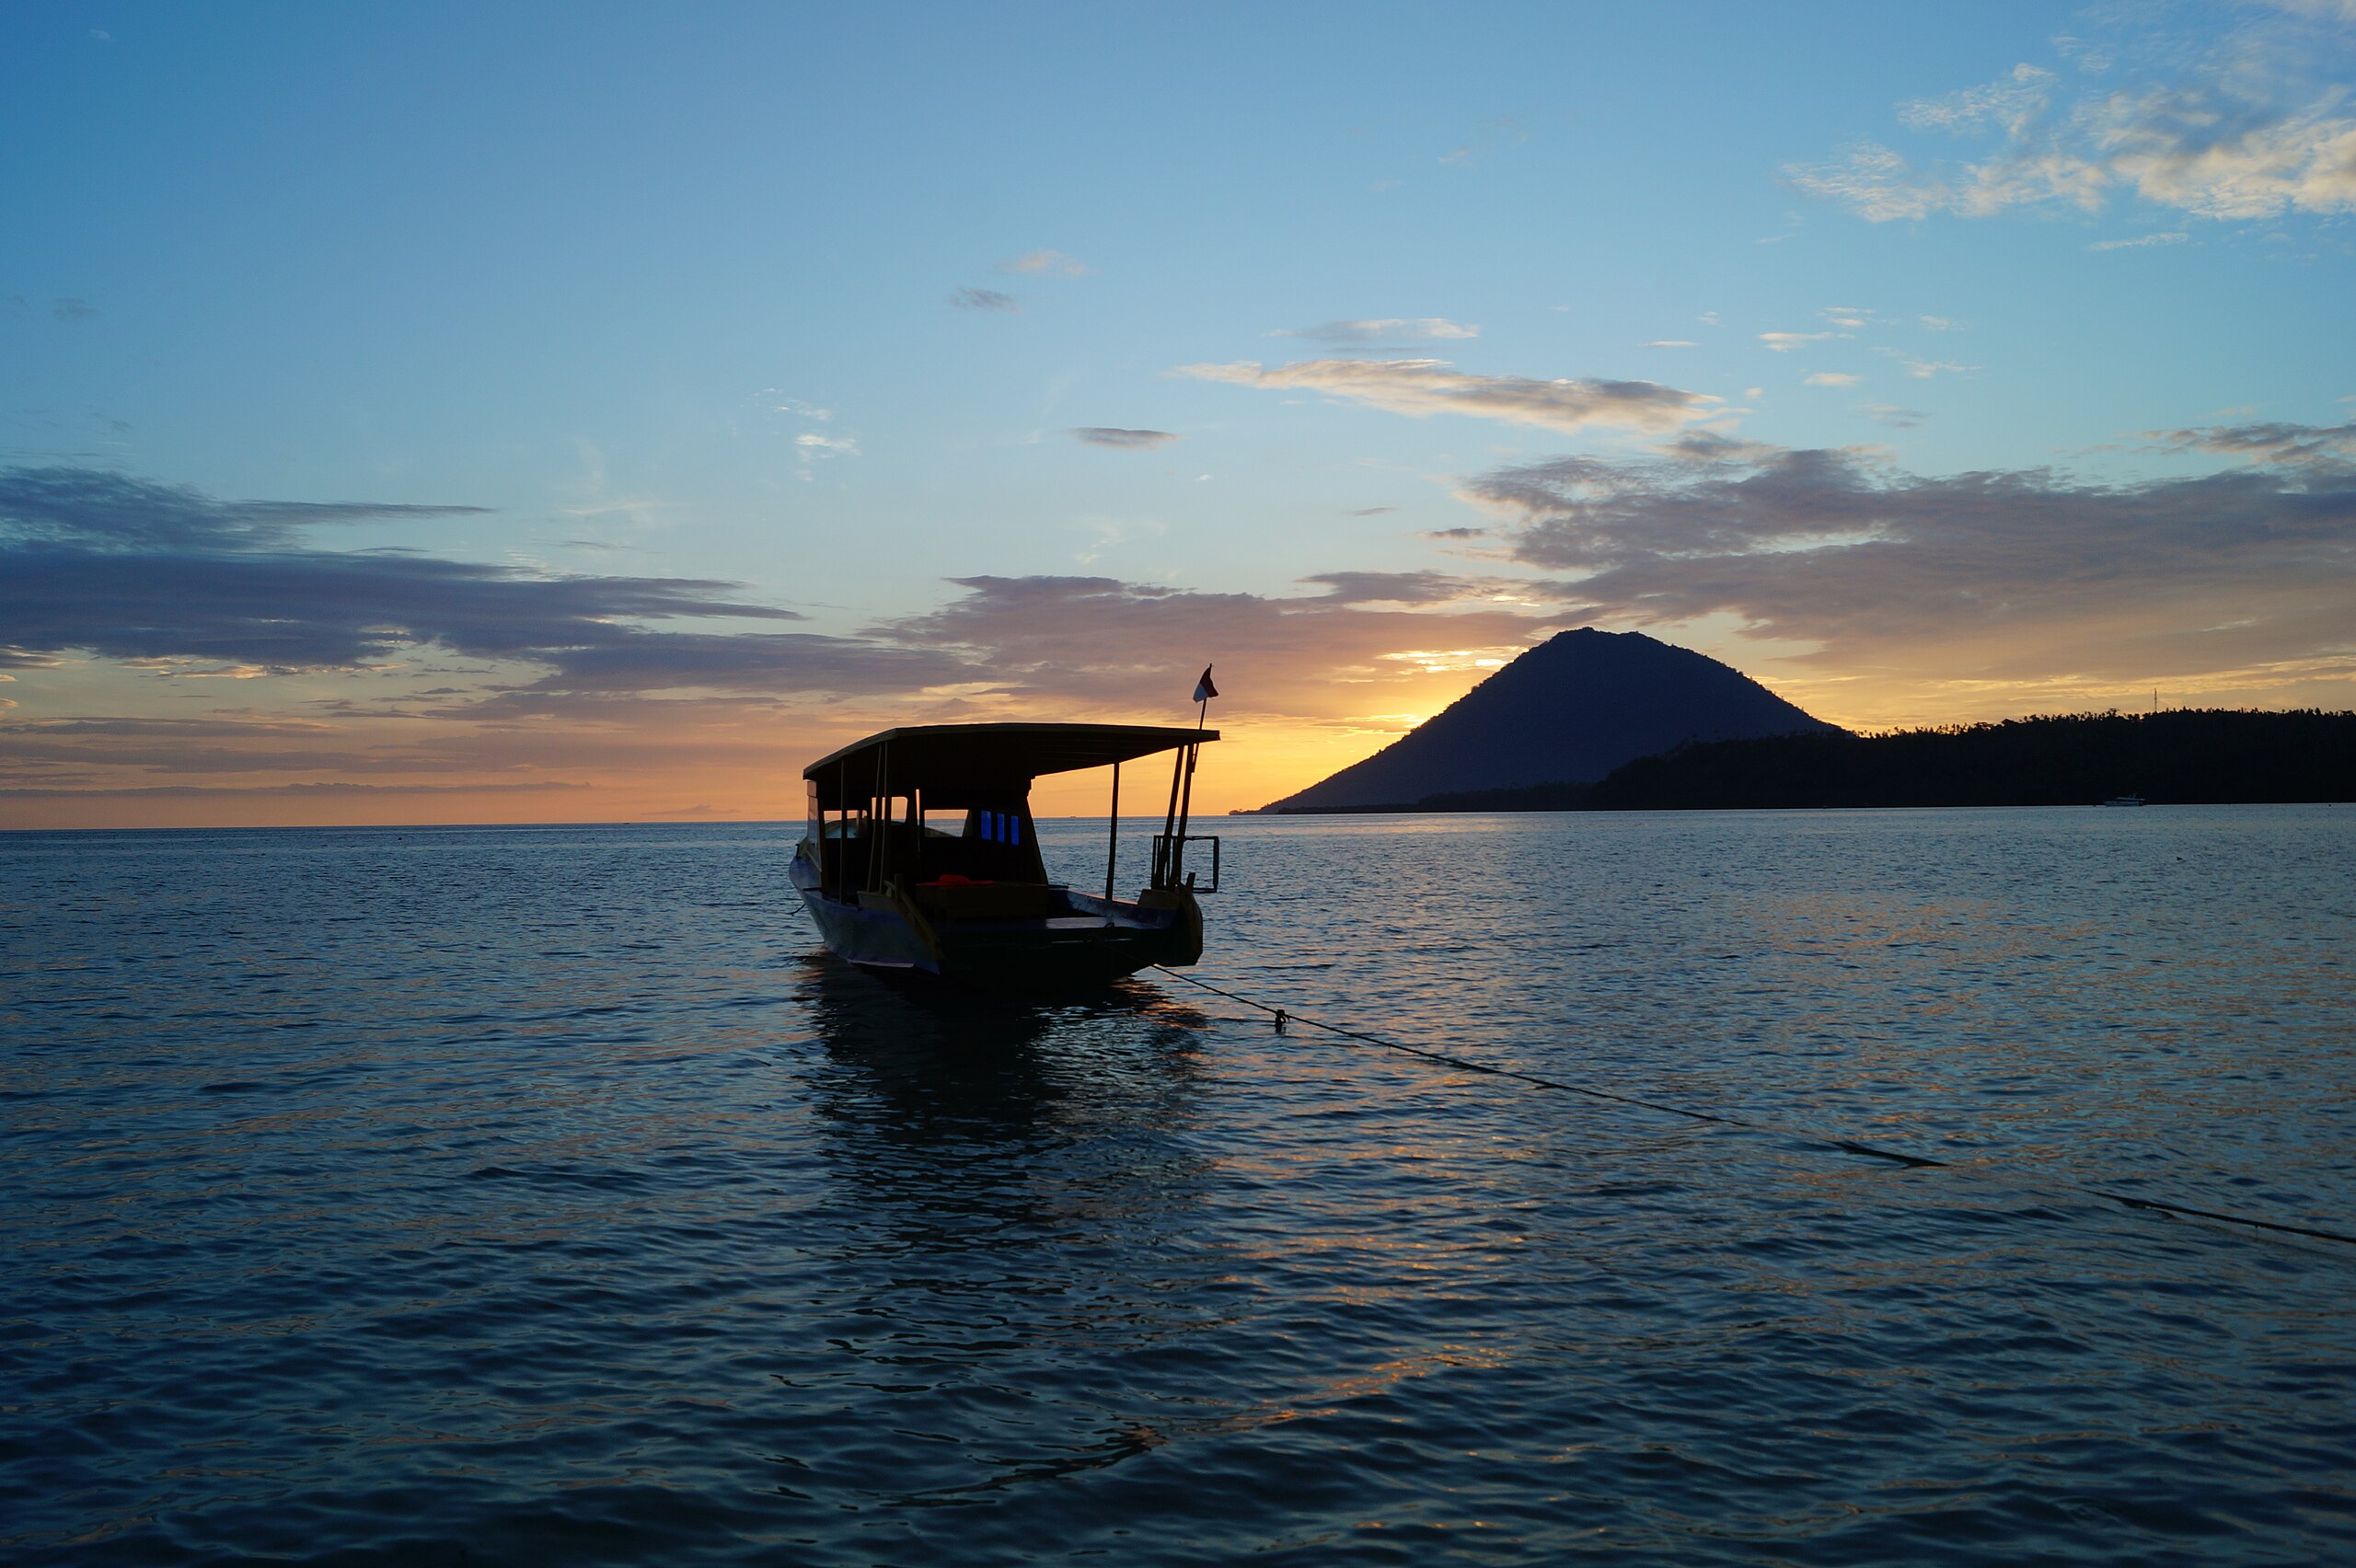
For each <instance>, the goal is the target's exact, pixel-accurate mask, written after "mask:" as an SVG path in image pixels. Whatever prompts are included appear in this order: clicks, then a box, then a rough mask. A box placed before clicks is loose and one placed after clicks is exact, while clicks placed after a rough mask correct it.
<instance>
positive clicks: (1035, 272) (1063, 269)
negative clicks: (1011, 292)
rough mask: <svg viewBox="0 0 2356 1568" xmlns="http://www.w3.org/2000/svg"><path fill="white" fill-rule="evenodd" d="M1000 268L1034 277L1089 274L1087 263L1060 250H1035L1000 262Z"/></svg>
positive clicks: (1071, 276) (1074, 276) (1064, 276)
mask: <svg viewBox="0 0 2356 1568" xmlns="http://www.w3.org/2000/svg"><path fill="white" fill-rule="evenodd" d="M998 270H999V271H1001V272H1022V273H1025V274H1027V275H1029V276H1031V277H1034V278H1081V277H1086V276H1087V275H1088V266H1087V263H1085V262H1083V261H1080V260H1078V259H1075V258H1073V257H1069V256H1067V255H1065V254H1064V253H1063V252H1062V251H1060V250H1034V251H1032V252H1031V253H1030V254H1028V255H1026V256H1018V257H1016V258H1014V259H1012V260H1011V261H1001V262H999V264H998Z"/></svg>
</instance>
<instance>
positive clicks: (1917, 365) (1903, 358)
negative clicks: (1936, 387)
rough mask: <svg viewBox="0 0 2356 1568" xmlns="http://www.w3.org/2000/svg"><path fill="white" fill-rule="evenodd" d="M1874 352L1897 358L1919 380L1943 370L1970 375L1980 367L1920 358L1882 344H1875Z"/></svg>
mask: <svg viewBox="0 0 2356 1568" xmlns="http://www.w3.org/2000/svg"><path fill="white" fill-rule="evenodd" d="M1874 352H1876V353H1877V354H1884V355H1887V356H1888V357H1889V358H1891V359H1894V360H1896V361H1897V362H1898V363H1899V364H1900V367H1902V368H1903V369H1904V370H1905V372H1906V374H1907V375H1911V376H1912V377H1913V378H1914V379H1915V380H1917V381H1928V380H1930V379H1931V377H1933V376H1934V375H1940V374H1941V373H1942V372H1944V373H1945V374H1946V375H1969V374H1971V373H1972V372H1973V371H1975V370H1978V369H1979V368H1980V367H1979V366H1978V365H1976V364H1958V363H1956V362H1955V361H1953V360H1927V359H1919V358H1917V357H1916V356H1914V355H1912V354H1910V353H1908V352H1905V351H1904V350H1902V349H1893V348H1889V347H1887V346H1885V345H1881V344H1877V345H1875V348H1874Z"/></svg>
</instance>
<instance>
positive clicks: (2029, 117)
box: [1783, 33, 2356, 248]
mask: <svg viewBox="0 0 2356 1568" xmlns="http://www.w3.org/2000/svg"><path fill="white" fill-rule="evenodd" d="M2261 53H2262V51H2261V50H2260V48H2259V47H2258V41H2257V35H2256V34H2254V33H2252V34H2246V35H2243V36H2236V37H2234V38H2229V39H2227V40H2224V41H2223V44H2222V45H2221V46H2220V47H2219V48H2217V49H2216V50H2214V51H2213V52H2211V54H2210V55H2209V56H2208V57H2207V58H2205V59H2203V60H2201V61H2200V62H2199V63H2196V64H2195V65H2194V66H2193V67H2192V68H2190V69H2189V70H2188V71H2185V72H2183V73H2182V74H2181V75H2180V76H2179V77H2178V78H2177V79H2173V80H2153V81H2146V82H2144V83H2142V84H2139V85H2136V86H2129V87H2122V88H2119V89H2116V90H2113V91H2109V92H2107V93H2094V94H2089V95H2086V96H2084V97H2080V98H2075V99H2073V100H2071V101H2066V102H2065V101H2063V100H2064V98H2065V93H2064V89H2063V87H2062V85H2061V79H2060V78H2059V77H2057V76H2055V75H2053V74H2052V73H2050V72H2048V71H2045V70H2042V69H2040V68H2038V67H2037V66H2034V65H2029V64H2026V63H2024V64H2020V65H2016V66H2015V67H2014V68H2013V69H2012V71H2010V72H2009V73H2007V74H2006V75H2004V76H2002V77H2000V78H1998V79H1997V80H1996V81H1994V82H1992V83H1988V84H1985V85H1983V86H1976V87H1967V88H1964V89H1963V90H1961V91H1959V92H1957V93H1952V94H1949V95H1947V96H1946V97H1945V98H1930V99H1918V100H1915V101H1912V102H1910V103H1907V104H1903V105H1901V106H1900V109H1899V120H1900V123H1902V124H1904V125H1905V126H1907V127H1908V128H1910V129H1912V130H1916V131H1923V132H1933V133H1950V134H1972V133H1978V134H1982V135H1993V136H1995V137H1996V138H1997V139H1998V144H1997V145H1996V146H1995V147H1994V148H1993V149H1992V151H1991V152H1989V153H1988V154H1987V155H1986V156H1981V157H1980V158H1978V159H1976V160H1966V161H1964V162H1962V163H1960V164H1958V165H1949V164H1947V163H1946V162H1945V161H1938V162H1936V163H1934V167H1931V168H1928V169H1922V170H1918V169H1917V168H1916V167H1914V166H1913V165H1912V164H1911V163H1910V162H1909V161H1908V159H1907V158H1906V157H1905V156H1902V155H1901V154H1900V153H1898V152H1896V151H1893V150H1892V149H1890V148H1889V147H1887V146H1884V145H1881V144H1878V143H1874V142H1866V143H1862V144H1858V145H1856V146H1854V147H1852V148H1851V149H1849V151H1848V152H1847V153H1846V154H1845V155H1844V156H1842V157H1840V158H1838V159H1836V160H1834V161H1832V162H1830V163H1820V164H1791V165H1786V166H1785V167H1784V171H1783V172H1784V179H1786V180H1787V181H1788V182H1790V183H1791V184H1792V185H1793V186H1795V187H1796V188H1797V189H1799V190H1803V191H1805V192H1807V193H1808V194H1810V195H1815V196H1821V197H1825V198H1827V199H1830V200H1832V201H1835V202H1842V203H1843V204H1844V205H1846V206H1848V207H1850V208H1851V209H1853V210H1854V212H1856V213H1858V215H1859V216H1861V217H1864V218H1865V219H1866V220H1867V221H1869V222H1873V223H1888V222H1891V221H1893V220H1898V219H1920V218H1925V217H1929V216H1932V215H1934V214H1936V213H1952V214H1955V215H1957V216H1960V217H1987V216H1991V215H1992V214H1995V213H2003V212H2006V211H2009V210H2012V209H2015V208H2037V207H2059V208H2066V209H2074V210H2077V211H2080V212H2085V213H2094V212H2097V211H2099V210H2101V209H2102V208H2103V207H2104V206H2105V205H2106V204H2108V202H2109V201H2110V200H2111V198H2112V197H2114V196H2116V195H2121V194H2132V195H2133V196H2134V197H2136V198H2138V199H2140V200H2141V201H2142V202H2147V203H2150V204H2151V205H2154V206H2156V207H2162V208H2167V209H2170V210H2173V211H2176V212H2180V213H2188V214H2190V215H2193V216H2196V217H2202V218H2209V219H2213V220H2217V221H2246V220H2252V219H2262V218H2274V217H2280V216H2282V215H2284V214H2287V213H2346V212H2350V211H2356V118H2350V116H2349V115H2347V114H2345V113H2343V112H2341V109H2342V104H2343V102H2344V98H2345V89H2344V87H2342V86H2336V85H2335V86H2329V87H2327V88H2326V89H2324V90H2322V91H2320V92H2316V91H2315V90H2314V89H2312V88H2303V87H2300V86H2295V85H2293V76H2294V74H2293V73H2292V71H2290V70H2288V69H2282V68H2274V67H2269V66H2266V65H2263V64H2259V63H2257V62H2258V59H2259V56H2260V55H2261ZM2138 243H2169V242H2165V241H2157V240H2153V241H2121V242H2119V244H2118V246H2117V247H2116V248H2127V247H2128V246H2130V245H2132V244H2138Z"/></svg>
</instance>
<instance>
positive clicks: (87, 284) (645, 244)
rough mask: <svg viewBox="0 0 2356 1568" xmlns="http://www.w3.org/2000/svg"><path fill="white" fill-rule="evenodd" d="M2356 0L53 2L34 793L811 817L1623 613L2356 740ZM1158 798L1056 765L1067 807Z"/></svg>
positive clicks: (482, 816) (1698, 635)
mask: <svg viewBox="0 0 2356 1568" xmlns="http://www.w3.org/2000/svg"><path fill="white" fill-rule="evenodd" d="M2351 87H2356V0H2303V3H2302V0H2279V3H2275V4H2258V3H2254V0H2253V3H2242V4H2180V5H2172V4H2165V3H2153V4H2135V5H2099V6H2062V5H2028V4H2011V5H2006V4H1987V5H1975V6H1894V5H1879V6H1865V5H1820V6H1733V5H1685V6H1680V5H1674V4H1671V5H1659V6H1588V5H1568V4H1547V5H1527V6H1514V5H1497V6H1477V7H1474V6H1438V5H1432V6H1391V5H1363V4H1353V5H1346V6H1342V5H1334V6H1320V5H1310V4H1302V5H1295V6H1232V7H1222V6H1187V7H1168V6H1156V7H1147V6H1102V5H1096V6H1000V7H974V6H925V5H910V6H892V7H862V6H785V5H764V6H732V5H723V4H707V5H699V6H686V7H670V6H664V7H656V6H600V5H595V4H565V5H546V6H538V5H529V4H503V5H502V6H488V7H486V6H456V5H448V6H441V5H432V4H403V5H400V6H389V5H373V6H372V5H350V6H312V5H298V4H286V5H257V4H222V5H211V6H185V5H156V6H143V5H81V4H44V3H40V0H30V3H26V4H19V5H16V6H10V7H8V8H6V10H5V11H0V138H5V144H6V146H7V147H8V148H9V149H10V151H9V154H8V156H6V159H0V211H4V212H5V213H6V214H7V215H8V216H7V222H6V223H5V224H0V827H109V826H119V827H139V826H172V825H201V824H222V825H242V824H273V823H388V824H389V823H427V822H485V823H488V822H534V821H548V822H558V821H692V820H697V819H705V818H709V819H719V820H725V819H776V818H791V817H794V816H798V815H799V814H800V811H801V786H800V772H801V768H802V767H803V765H804V764H805V763H807V762H809V761H811V760H814V758H816V757H817V756H819V755H823V754H824V753H826V752H827V751H829V750H831V749H833V748H834V747H836V746H837V745H840V744H844V743H845V742H848V741H849V740H853V739H856V738H858V737H859V736H861V735H864V734H867V733H870V732H873V731H876V730H880V729H884V728H888V727H891V726H894V725H897V724H907V723H926V722H964V721H985V720H992V719H1026V720H1088V721H1138V722H1154V723H1174V722H1184V721H1188V720H1191V719H1192V718H1194V717H1195V709H1194V708H1193V706H1192V704H1191V703H1190V702H1189V700H1188V698H1189V695H1190V693H1191V692H1192V690H1193V688H1194V685H1195V676H1196V674H1198V673H1199V672H1200V671H1201V669H1202V667H1203V666H1204V665H1206V664H1215V665H1216V667H1217V675H1216V679H1217V684H1218V687H1219V690H1220V697H1219V698H1218V701H1216V702H1215V703H1213V704H1212V705H1211V712H1210V719H1211V722H1212V723H1213V724H1214V725H1216V726H1218V727H1219V728H1220V729H1221V730H1222V731H1223V732H1224V734H1225V737H1226V738H1225V740H1224V741H1223V742H1222V743H1221V744H1220V745H1219V746H1218V747H1217V748H1214V749H1213V750H1212V751H1211V752H1209V753H1207V754H1206V759H1205V764H1204V769H1203V772H1202V774H1201V776H1200V779H1199V784H1198V790H1197V795H1196V801H1197V806H1198V809H1202V808H1207V809H1208V810H1211V811H1225V810H1228V809H1230V808H1249V807H1253V806H1256V805H1258V804H1261V803H1263V802H1265V801H1268V800H1272V799H1275V798H1276V797H1278V796H1281V795H1284V794H1287V793H1289V792H1291V791H1292V790H1297V789H1299V788H1301V787H1303V786H1305V785H1307V784H1309V783H1311V782H1313V781H1314V780H1315V779H1317V778H1322V777H1323V776H1324V775H1325V774H1327V773H1330V772H1332V771H1333V770H1334V769H1335V768H1338V767H1343V766H1345V765H1346V764H1348V763H1350V762H1353V761H1356V760H1357V759H1358V758H1360V757H1363V756H1365V755H1369V754H1371V753H1372V752H1373V751H1375V750H1377V749H1379V748H1380V746H1382V745H1383V744H1388V742H1389V741H1391V740H1392V739H1393V738H1395V737H1396V736H1397V735H1398V734H1399V733H1401V732H1403V731H1404V730H1405V729H1407V728H1410V727H1412V726H1413V725H1414V724H1415V723H1416V722H1418V721H1421V720H1422V719H1424V718H1426V717H1428V716H1430V715H1431V714H1433V713H1435V712H1437V711H1438V710H1439V709H1441V708H1443V707H1445V706H1446V705H1447V704H1448V703H1449V702H1450V701H1452V700H1453V699H1454V698H1457V697H1459V696H1461V695H1462V693H1463V692H1464V691H1466V690H1467V689H1469V688H1470V687H1471V686H1472V685H1473V684H1474V683H1475V682H1477V681H1478V680H1480V679H1481V678H1483V676H1484V675H1485V674H1487V673H1489V672H1490V671H1492V670H1494V669H1496V668H1497V667H1498V666H1499V665H1501V664H1502V663H1505V662H1507V661H1509V660H1510V659H1511V658H1513V657H1514V656H1515V654H1517V653H1518V652H1519V651H1521V650H1523V649H1525V648H1527V647H1529V646H1530V645H1532V644H1533V643H1535V642H1537V641H1540V640H1543V639H1544V638H1546V637H1548V636H1551V635H1553V633H1554V632H1557V631H1561V630H1564V629H1567V628H1575V627H1581V626H1597V627H1601V628H1607V629H1611V630H1638V631H1644V632H1646V633H1648V634H1650V635H1652V636H1655V637H1657V638H1660V639H1662V640H1666V641H1669V642H1674V643H1677V644H1680V645H1681V646H1686V647H1692V648H1696V649H1699V650H1701V651H1703V652H1706V653H1709V654H1711V655H1712V656H1713V657H1715V658H1719V659H1723V660H1725V661H1726V662H1727V663H1730V664H1732V665H1734V666H1735V667H1736V668H1738V669H1739V670H1742V671H1743V672H1744V673H1746V674H1750V675H1751V676H1753V677H1755V678H1757V679H1759V680H1760V681H1761V682H1763V683H1764V684H1766V685H1767V686H1770V687H1771V688H1773V690H1775V691H1776V692H1778V693H1779V694H1781V695H1783V696H1784V697H1786V698H1790V699H1791V700H1793V701H1795V702H1797V703H1799V704H1800V705H1801V706H1802V707H1804V708H1806V709H1808V710H1809V711H1811V712H1813V713H1816V714H1818V715H1819V716H1820V717H1823V718H1826V719H1829V720H1831V721H1834V722H1837V723H1841V724H1844V725H1848V726H1851V727H1853V728H1857V729H1861V730H1880V729H1887V728H1891V727H1900V726H1915V725H1924V724H1947V723H1958V722H1968V721H1979V720H1985V719H1995V718H2004V717H2009V716H2013V715H2017V714H2024V713H2033V712H2073V711H2085V710H2090V709H2091V710H2099V709H2111V708H2118V709H2146V708H2148V707H2150V706H2151V705H2152V704H2153V703H2154V701H2157V702H2159V703H2161V704H2164V705H2166V706H2171V707H2174V706H2229V707H2255V708H2274V709H2280V708H2306V707H2322V708H2329V709H2349V708H2356V91H2351ZM1102 790H1103V779H1101V778H1074V779H1070V780H1067V781H1064V782H1061V783H1047V782H1043V784H1042V786H1041V790H1040V792H1039V795H1038V797H1037V805H1038V809H1039V810H1040V812H1041V813H1042V814H1047V813H1054V812H1058V811H1066V810H1068V811H1071V812H1075V813H1077V812H1087V811H1101V810H1102V809H1103V807H1102Z"/></svg>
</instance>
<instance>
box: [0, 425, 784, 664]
mask: <svg viewBox="0 0 2356 1568" xmlns="http://www.w3.org/2000/svg"><path fill="white" fill-rule="evenodd" d="M480 511H481V509H480V508H479V507H466V506H413V505H399V504H387V503H382V502H326V503H321V502H275V501H220V500H216V499H214V498H212V497H209V496H206V495H204V494H202V493H201V492H199V491H197V490H193V489H191V488H189V487H186V486H178V485H166V484H158V483H155V482H153V481H149V480H144V479H137V478H130V477H128V476H125V475H121V474H114V473H108V472H103V471H99V470H93V469H81V468H54V467H53V468H38V469H27V468H14V469H6V470H0V638H5V639H6V641H7V643H8V645H9V646H10V647H11V649H12V650H14V651H17V652H18V653H20V654H33V655H53V654H56V653H59V652H61V651H65V650H69V649H81V650H87V651H90V652H93V653H98V654H100V655H102V656H105V657H108V658H111V659H117V660H138V659H164V660H170V659H195V660H202V661H211V662H214V663H229V664H233V665H235V664H248V665H254V666H258V667H260V668H262V669H266V670H272V671H282V670H295V669H312V670H319V669H347V670H349V669H358V668H363V667H365V666H370V665H375V664H378V663H383V662H384V661H385V660H386V659H387V658H389V657H391V656H393V655H394V654H395V653H396V652H398V651H399V650H401V649H403V648H406V647H411V646H414V645H416V644H420V643H426V642H437V643H440V644H442V645H443V646H445V647H446V648H449V649H452V650H455V651H458V652H461V653H467V654H472V655H475V656H478V657H494V658H520V659H551V658H554V657H557V656H558V655H560V654H567V653H571V652H573V651H580V650H584V649H590V648H595V647H598V646H602V645H605V644H607V643H612V642H616V641H618V640H628V639H629V638H630V637H632V636H634V635H638V634H635V633H632V632H631V631H630V630H629V628H626V627H623V626H620V625H618V624H617V623H618V622H620V621H626V620H648V619H653V620H662V619H671V618H678V617H697V618H703V617H735V618H751V619H759V620H800V619H802V618H803V617H801V616H800V615H798V614H796V613H795V612H793V611H791V610H781V609H775V608H771V607H769V606H767V605H753V604H745V603H743V602H740V601H737V600H734V599H731V598H729V597H726V596H725V591H726V590H728V589H730V588H732V587H733V586H735V585H734V584H732V583H728V582H710V581H704V580H699V579H686V578H647V577H576V576H552V575H542V574H537V573H533V572H528V571H522V570H519V569H517V568H514V567H507V566H491V565H483V564H479V563H476V562H469V561H455V560H445V559H437V558H435V557H432V556H427V555H422V554H419V553H416V552H413V551H409V550H345V551H334V550H320V549H315V548H308V547H307V546H306V545H304V544H302V543H300V542H299V540H300V536H301V532H302V530H304V529H306V528H307V527H312V526H317V525H329V524H345V523H357V522H364V521H373V522H385V521H393V522H400V521H407V520H410V519H416V518H425V517H441V516H451V515H466V514H472V513H479V512H480Z"/></svg>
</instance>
